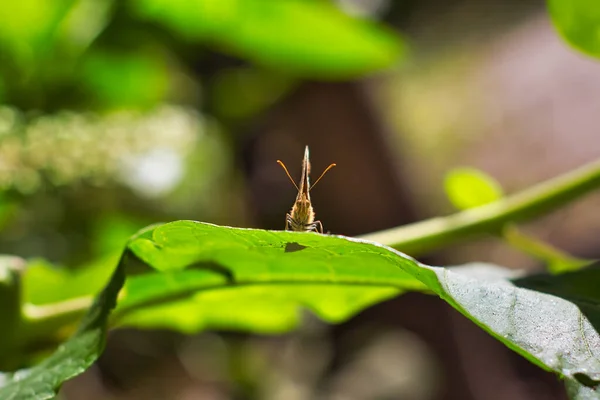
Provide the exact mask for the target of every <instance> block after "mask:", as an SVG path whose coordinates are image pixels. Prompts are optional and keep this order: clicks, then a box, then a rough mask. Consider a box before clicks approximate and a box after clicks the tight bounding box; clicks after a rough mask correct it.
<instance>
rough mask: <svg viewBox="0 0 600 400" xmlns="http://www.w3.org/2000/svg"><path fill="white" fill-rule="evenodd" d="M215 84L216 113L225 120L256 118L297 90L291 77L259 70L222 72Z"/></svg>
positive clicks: (213, 83) (216, 77) (213, 86)
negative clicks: (294, 89)
mask: <svg viewBox="0 0 600 400" xmlns="http://www.w3.org/2000/svg"><path fill="white" fill-rule="evenodd" d="M211 83H212V87H211V89H212V90H211V95H212V96H211V99H212V101H213V102H214V107H215V110H216V112H217V114H218V115H219V116H221V117H225V118H248V117H251V116H252V115H256V114H258V113H259V112H260V111H262V110H264V109H266V108H267V107H269V106H271V105H272V104H274V103H275V102H276V101H277V100H279V99H280V98H281V97H282V96H283V95H284V94H285V93H287V92H289V91H290V89H291V88H293V87H294V86H295V85H294V83H295V80H293V79H290V78H289V77H285V76H282V75H281V74H276V73H274V72H272V71H262V70H259V69H255V68H235V69H233V68H232V69H227V70H223V71H219V72H218V73H217V75H216V76H215V78H214V79H213V80H212V82H211Z"/></svg>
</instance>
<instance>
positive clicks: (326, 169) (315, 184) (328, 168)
mask: <svg viewBox="0 0 600 400" xmlns="http://www.w3.org/2000/svg"><path fill="white" fill-rule="evenodd" d="M335 166H336V164H331V165H330V166H329V167H327V168H325V171H323V173H322V174H321V176H320V177H319V179H317V180H316V181H315V183H313V184H312V185H311V186H310V190H312V188H314V187H315V186H317V183H319V181H320V180H321V178H322V177H323V176H324V175H325V174H326V173H327V171H329V170H330V169H331V168H333V167H335Z"/></svg>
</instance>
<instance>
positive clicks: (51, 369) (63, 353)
mask: <svg viewBox="0 0 600 400" xmlns="http://www.w3.org/2000/svg"><path fill="white" fill-rule="evenodd" d="M124 280H125V275H124V271H123V264H121V263H120V264H119V266H118V267H117V269H116V270H115V272H114V274H113V276H112V278H111V280H110V282H109V283H108V285H107V286H106V288H105V289H104V290H103V291H102V293H101V294H100V295H99V296H98V297H97V298H96V300H95V302H94V304H93V305H92V307H91V308H90V310H89V312H88V313H87V314H86V316H85V317H84V319H83V321H82V322H81V325H80V327H79V329H78V330H77V332H76V333H75V334H74V335H73V336H72V337H71V338H70V339H69V340H68V341H67V342H65V343H63V344H62V345H61V346H60V347H59V348H58V349H57V350H56V351H55V352H54V353H53V354H52V355H51V356H50V357H48V358H47V359H45V360H44V361H42V362H41V363H40V364H38V365H36V366H35V367H33V368H31V369H28V370H21V371H18V372H16V373H14V374H6V375H4V376H3V377H2V378H3V380H4V385H3V387H0V398H1V399H14V400H25V399H27V400H29V399H35V400H45V399H53V398H54V397H55V396H56V393H57V391H58V388H59V387H60V386H61V384H62V383H63V382H64V381H66V380H68V379H70V378H72V377H74V376H76V375H79V374H80V373H82V372H83V371H85V370H86V369H87V368H89V366H90V365H92V363H93V362H94V361H95V360H96V359H97V358H98V356H99V355H100V354H101V353H102V350H103V349H104V344H105V339H106V323H107V318H108V314H109V313H110V311H111V309H112V308H113V307H114V306H115V304H116V299H117V294H118V293H119V290H120V289H121V287H122V286H123V282H124Z"/></svg>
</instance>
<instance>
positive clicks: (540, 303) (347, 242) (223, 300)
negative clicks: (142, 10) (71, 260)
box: [117, 221, 600, 386]
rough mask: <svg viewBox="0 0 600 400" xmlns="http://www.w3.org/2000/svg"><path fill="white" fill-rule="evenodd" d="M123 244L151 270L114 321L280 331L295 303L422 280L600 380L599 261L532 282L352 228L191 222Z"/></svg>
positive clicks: (545, 363) (506, 338)
mask: <svg viewBox="0 0 600 400" xmlns="http://www.w3.org/2000/svg"><path fill="white" fill-rule="evenodd" d="M129 248H130V250H131V251H132V252H133V253H134V254H136V255H137V257H138V258H139V259H140V260H141V261H142V262H143V264H144V265H145V267H146V268H147V267H148V266H150V267H151V268H152V269H150V270H145V271H144V269H143V268H140V267H138V270H137V271H138V275H136V278H137V279H146V281H145V282H144V283H142V281H138V282H137V283H136V282H135V279H132V280H131V281H129V282H128V283H127V284H126V287H125V290H124V292H123V294H122V295H121V296H122V297H121V303H120V304H119V307H118V309H117V316H119V314H120V318H121V321H122V322H128V323H130V324H139V326H146V327H171V328H175V329H181V330H183V331H188V332H193V331H196V330H198V329H206V328H235V329H240V328H242V329H246V330H250V331H254V332H277V331H280V330H286V329H290V328H292V327H293V326H295V324H296V323H297V322H298V320H297V319H296V317H295V316H294V315H295V314H294V309H297V308H298V307H305V308H308V309H310V310H311V311H312V312H314V313H315V314H317V315H318V316H319V317H321V318H322V319H324V320H326V321H329V322H339V321H341V320H343V319H344V318H348V317H349V316H351V315H352V314H354V313H356V312H357V311H358V310H360V309H362V308H364V307H367V306H369V305H371V304H373V303H374V302H377V301H381V300H383V299H385V298H388V297H389V296H391V295H394V294H397V293H400V292H401V291H405V290H423V285H425V286H426V287H427V288H428V289H429V290H431V291H433V292H434V293H436V294H437V295H439V296H440V297H441V298H442V299H444V300H445V301H447V302H448V303H449V304H450V305H452V306H453V307H454V308H456V309H457V310H458V311H460V312H461V313H463V314H464V315H465V316H467V317H468V318H469V319H471V320H472V321H473V322H475V323H476V324H477V325H479V326H480V327H482V328H483V329H484V330H486V331H487V332H489V333H490V334H492V335H493V336H494V337H496V338H497V339H498V340H500V341H501V342H502V343H504V344H505V345H507V346H508V347H509V348H511V349H513V350H514V351H516V352H518V353H519V354H521V355H522V356H524V357H525V358H527V359H529V360H530V361H532V362H533V363H535V364H536V365H538V366H540V367H542V368H544V369H546V370H549V371H553V372H555V373H557V374H559V375H560V376H563V377H565V378H566V379H569V380H574V381H575V382H580V383H582V382H583V383H587V384H595V383H597V382H600V353H598V354H597V350H595V349H598V348H600V335H599V334H598V332H597V328H598V324H599V323H600V315H599V314H598V313H597V311H594V310H595V309H597V308H598V305H600V302H599V300H600V296H598V295H597V290H596V288H597V287H598V284H599V283H600V272H598V270H597V269H584V270H581V271H577V272H573V273H567V274H563V275H559V276H544V281H543V282H544V285H541V284H539V285H537V286H536V287H533V286H532V285H533V283H532V282H535V281H531V280H526V279H521V278H520V277H521V275H522V274H521V273H520V272H519V271H514V270H510V269H506V268H501V267H497V266H491V265H486V264H473V265H468V266H464V267H461V268H441V267H429V266H426V265H422V264H419V263H417V262H416V261H414V260H412V259H410V258H408V257H406V256H405V255H404V254H402V253H400V252H397V251H395V250H393V249H390V248H387V247H384V246H382V245H377V244H375V243H370V242H364V241H360V240H358V239H350V238H344V237H334V236H322V235H317V234H305V233H296V232H270V231H261V230H252V229H236V228H228V227H218V226H214V225H209V224H201V223H194V222H190V221H179V222H174V223H169V224H165V225H161V226H158V227H155V228H153V229H150V230H148V231H145V232H144V233H143V234H141V235H139V236H138V237H137V238H135V239H134V240H132V241H131V242H130V246H129ZM286 250H287V251H286ZM186 267H188V268H186ZM152 270H154V271H162V274H159V275H157V274H156V273H152V272H151V271H152ZM188 274H189V275H188ZM415 280H418V281H417V282H415ZM419 282H420V284H419ZM550 284H552V292H550V291H549V289H548V287H549V285H550ZM382 288H389V289H390V291H389V292H381V289H382ZM394 288H395V292H394V291H393V290H392V289H394ZM532 289H534V290H532ZM354 290H355V292H353V291H354ZM544 292H545V293H544ZM357 294H359V295H360V296H364V298H363V299H361V298H357V297H355V296H356V295H357ZM172 300H174V301H172ZM586 304H587V305H588V306H587V308H584V306H585V305H586ZM155 311H156V312H157V314H155V315H154V314H153V312H155ZM584 386H585V385H584Z"/></svg>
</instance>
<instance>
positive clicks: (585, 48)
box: [548, 0, 600, 57]
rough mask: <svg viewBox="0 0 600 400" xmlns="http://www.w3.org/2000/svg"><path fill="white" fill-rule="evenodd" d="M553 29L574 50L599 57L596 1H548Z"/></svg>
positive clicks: (599, 8) (599, 13)
mask: <svg viewBox="0 0 600 400" xmlns="http://www.w3.org/2000/svg"><path fill="white" fill-rule="evenodd" d="M548 9H549V11H550V16H551V17H552V22H553V23H554V27H555V28H556V29H557V30H558V32H559V33H560V35H561V36H562V37H563V38H564V39H565V40H566V41H567V42H569V44H571V45H572V46H573V47H575V48H576V49H578V50H580V51H582V52H584V53H587V54H589V55H591V56H594V57H600V33H599V32H600V3H599V2H598V1H596V0H548Z"/></svg>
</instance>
